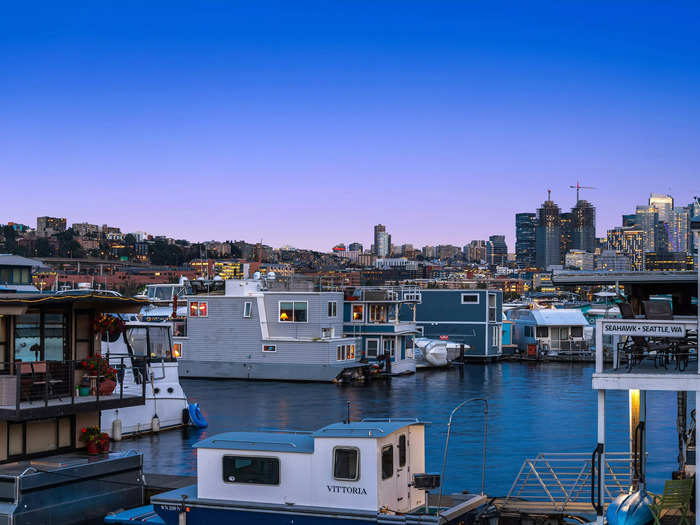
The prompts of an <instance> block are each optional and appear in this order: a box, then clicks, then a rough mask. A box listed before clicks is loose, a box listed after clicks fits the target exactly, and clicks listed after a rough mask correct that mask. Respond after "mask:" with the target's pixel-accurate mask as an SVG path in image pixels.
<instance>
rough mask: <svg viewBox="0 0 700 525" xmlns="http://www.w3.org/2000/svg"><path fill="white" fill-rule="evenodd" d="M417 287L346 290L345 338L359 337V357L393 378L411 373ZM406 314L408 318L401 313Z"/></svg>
mask: <svg viewBox="0 0 700 525" xmlns="http://www.w3.org/2000/svg"><path fill="white" fill-rule="evenodd" d="M420 298H421V291H420V290H419V289H418V288H414V287H408V288H406V287H395V288H392V287H362V288H347V289H346V290H345V301H344V311H343V332H344V335H345V337H353V338H360V339H361V344H360V355H361V357H364V358H366V359H367V361H368V362H369V363H370V364H372V365H375V366H376V367H380V368H381V369H382V370H383V371H384V372H385V373H387V374H390V375H401V374H412V373H413V372H415V371H416V361H415V359H414V355H413V352H414V348H415V341H414V337H415V335H416V334H417V333H418V330H417V327H416V319H415V313H416V305H417V304H418V303H419V302H420ZM402 312H405V313H406V317H402V315H401V313H402Z"/></svg>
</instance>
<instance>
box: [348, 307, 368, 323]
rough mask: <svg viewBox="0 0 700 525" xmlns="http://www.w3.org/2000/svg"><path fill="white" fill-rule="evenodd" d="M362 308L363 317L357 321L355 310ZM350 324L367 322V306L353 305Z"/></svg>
mask: <svg viewBox="0 0 700 525" xmlns="http://www.w3.org/2000/svg"><path fill="white" fill-rule="evenodd" d="M356 307H357V308H360V310H361V311H362V315H360V317H358V318H357V319H355V308H356ZM350 322H352V323H364V322H365V305H364V304H358V303H353V304H352V305H351V306H350Z"/></svg>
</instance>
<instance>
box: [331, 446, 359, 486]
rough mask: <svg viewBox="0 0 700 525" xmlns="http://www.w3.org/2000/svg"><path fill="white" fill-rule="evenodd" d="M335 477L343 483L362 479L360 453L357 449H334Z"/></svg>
mask: <svg viewBox="0 0 700 525" xmlns="http://www.w3.org/2000/svg"><path fill="white" fill-rule="evenodd" d="M333 477H334V478H335V479H338V480H341V481H357V480H358V479H360V451H359V450H358V449H356V448H347V447H335V448H334V449H333Z"/></svg>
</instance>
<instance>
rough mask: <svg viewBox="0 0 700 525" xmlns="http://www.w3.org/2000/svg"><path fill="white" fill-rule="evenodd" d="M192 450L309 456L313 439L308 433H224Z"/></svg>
mask: <svg viewBox="0 0 700 525" xmlns="http://www.w3.org/2000/svg"><path fill="white" fill-rule="evenodd" d="M194 448H219V449H222V448H223V449H234V450H260V451H265V452H298V453H305V454H311V453H313V451H314V438H313V437H312V436H311V434H309V433H308V432H307V433H299V432H224V433H223V434H217V435H215V436H212V437H210V438H207V439H203V440H202V441H199V442H197V443H195V444H194Z"/></svg>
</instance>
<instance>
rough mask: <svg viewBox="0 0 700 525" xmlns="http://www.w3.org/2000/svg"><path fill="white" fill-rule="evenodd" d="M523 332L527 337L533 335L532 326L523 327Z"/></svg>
mask: <svg viewBox="0 0 700 525" xmlns="http://www.w3.org/2000/svg"><path fill="white" fill-rule="evenodd" d="M523 333H524V334H525V337H532V326H526V327H525V328H524V329H523Z"/></svg>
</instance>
